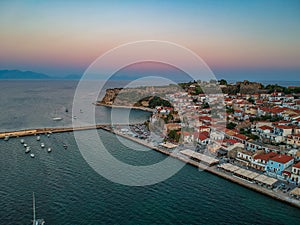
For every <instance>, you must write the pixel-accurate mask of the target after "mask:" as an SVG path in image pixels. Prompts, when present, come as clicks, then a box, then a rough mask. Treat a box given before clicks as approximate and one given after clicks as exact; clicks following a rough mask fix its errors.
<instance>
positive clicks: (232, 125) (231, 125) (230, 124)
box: [226, 122, 236, 130]
mask: <svg viewBox="0 0 300 225" xmlns="http://www.w3.org/2000/svg"><path fill="white" fill-rule="evenodd" d="M235 127H236V124H235V123H233V122H230V123H228V124H227V126H226V128H227V129H230V130H233V129H234V128H235Z"/></svg>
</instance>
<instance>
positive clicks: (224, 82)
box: [219, 79, 227, 85]
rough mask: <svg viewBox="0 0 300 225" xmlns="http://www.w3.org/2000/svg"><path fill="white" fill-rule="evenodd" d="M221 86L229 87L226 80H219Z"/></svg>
mask: <svg viewBox="0 0 300 225" xmlns="http://www.w3.org/2000/svg"><path fill="white" fill-rule="evenodd" d="M219 84H220V85H227V81H226V80H224V79H221V80H219Z"/></svg>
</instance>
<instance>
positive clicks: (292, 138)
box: [286, 134, 300, 147]
mask: <svg viewBox="0 0 300 225" xmlns="http://www.w3.org/2000/svg"><path fill="white" fill-rule="evenodd" d="M286 143H287V144H288V145H292V146H297V147H299V146H300V134H294V135H289V136H288V137H287V139H286Z"/></svg>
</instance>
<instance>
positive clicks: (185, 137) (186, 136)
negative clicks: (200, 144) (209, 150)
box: [177, 131, 194, 143]
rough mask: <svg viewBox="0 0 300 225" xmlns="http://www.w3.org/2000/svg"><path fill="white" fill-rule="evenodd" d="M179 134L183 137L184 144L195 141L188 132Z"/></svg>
mask: <svg viewBox="0 0 300 225" xmlns="http://www.w3.org/2000/svg"><path fill="white" fill-rule="evenodd" d="M177 134H179V135H180V136H181V138H182V140H183V142H184V143H191V142H193V141H194V138H193V135H192V134H190V133H189V132H187V131H178V132H177Z"/></svg>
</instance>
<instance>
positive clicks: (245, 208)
mask: <svg viewBox="0 0 300 225" xmlns="http://www.w3.org/2000/svg"><path fill="white" fill-rule="evenodd" d="M121 83H122V82H121V81H116V82H114V83H110V85H109V87H118V86H122V85H123V84H121ZM76 86H77V81H71V80H57V81H49V80H47V81H37V80H35V81H34V80H32V81H29V80H26V81H22V80H18V81H16V80H15V81H12V80H11V81H9V80H6V81H4V80H2V81H0V98H1V104H0V109H1V110H0V130H1V131H7V130H10V131H12V130H19V129H31V128H39V127H61V126H70V125H72V120H71V117H72V116H70V114H71V112H70V111H71V110H72V102H73V96H74V92H75V90H76ZM66 109H68V110H66ZM82 113H85V111H84V109H83V112H82ZM117 113H119V115H120V116H119V117H120V120H121V118H122V116H123V115H124V114H125V113H128V110H127V109H118V111H117ZM110 114H111V109H110V108H106V107H103V106H97V107H96V112H95V117H96V121H97V122H99V123H101V122H103V123H104V122H109V121H110V118H111V115H110ZM55 116H56V117H62V118H63V120H61V121H53V120H52V117H55ZM148 117H149V113H147V112H143V111H139V110H131V111H130V118H131V121H133V122H143V121H145V120H147V118H148ZM80 132H82V134H84V135H88V134H89V132H90V131H80ZM97 132H98V135H99V136H100V137H101V139H102V140H103V142H104V144H105V147H106V148H107V149H108V150H109V152H110V153H111V154H112V155H113V156H114V157H116V158H118V159H119V160H122V161H124V162H126V163H129V164H132V165H148V164H151V163H155V162H159V161H162V160H164V159H165V157H166V156H165V155H162V154H160V153H158V152H155V151H153V150H150V149H148V148H146V147H144V146H140V145H138V144H137V143H133V142H131V141H129V140H120V139H118V138H116V136H115V135H113V134H111V133H109V132H107V131H104V130H97ZM20 139H21V138H10V139H9V140H8V141H4V140H0V224H1V225H10V224H32V211H33V210H32V193H33V192H34V193H35V198H36V215H37V217H38V218H43V219H45V221H46V224H53V225H66V224H68V225H69V224H70V225H71V224H72V225H76V224H78V225H81V224H82V225H84V224H86V225H87V224H89V225H90V224H300V210H299V209H298V208H295V207H292V206H290V205H288V204H285V203H282V202H280V201H277V200H274V199H272V198H270V197H267V196H264V195H262V194H259V193H257V192H254V191H252V190H249V189H247V188H244V187H242V186H240V185H238V184H235V183H232V182H229V181H227V180H225V179H223V178H220V177H217V176H215V175H212V174H210V173H207V172H203V171H199V170H198V169H197V168H195V167H193V166H190V165H183V168H182V169H181V170H180V171H179V172H177V173H176V174H175V175H173V176H171V177H170V178H169V179H167V180H165V181H162V182H160V183H156V184H153V185H147V186H126V185H122V184H118V183H114V182H112V181H111V180H108V179H106V178H104V177H102V176H101V175H99V174H98V173H96V172H95V171H94V170H93V168H91V167H90V166H89V164H88V163H87V162H86V161H85V160H84V158H83V156H82V155H81V152H80V151H79V148H78V146H77V143H76V141H75V138H74V134H73V133H72V132H68V133H56V134H52V135H51V136H50V137H47V136H46V135H42V136H41V140H40V142H44V143H45V145H46V146H47V147H48V146H49V147H51V148H52V152H51V153H47V151H46V149H41V148H40V146H39V142H38V141H37V140H36V137H35V136H28V137H24V139H25V142H26V143H28V145H30V146H31V147H32V152H33V153H34V154H35V158H30V156H29V155H27V154H25V153H24V147H23V146H22V145H21V143H20ZM121 139H122V138H121ZM91 141H93V140H91ZM124 142H126V143H127V144H126V145H124V144H123V143H124ZM63 143H66V144H67V145H68V148H67V149H64V148H63ZM87 148H88V146H87ZM99 148H100V146H99ZM136 148H139V149H140V150H141V151H132V149H136ZM86 150H87V151H88V150H89V149H86ZM99 150H101V149H99ZM174 160H175V159H174ZM128 177H129V179H133V180H134V179H136V178H137V177H135V174H128ZM144 179H147V177H145V178H144Z"/></svg>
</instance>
